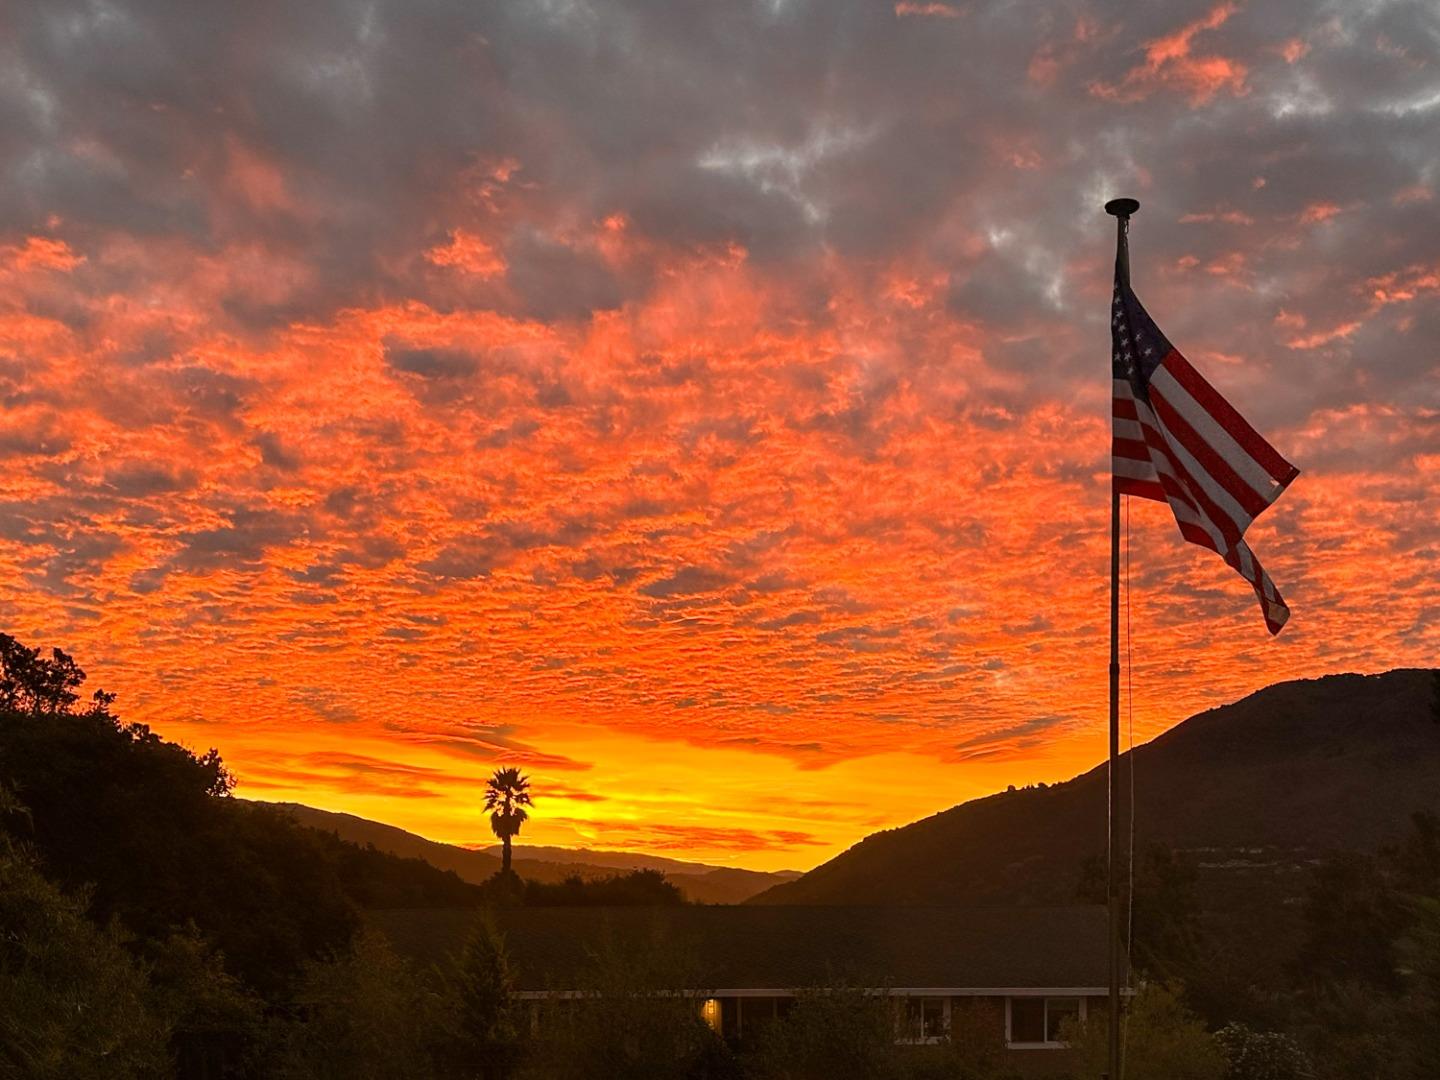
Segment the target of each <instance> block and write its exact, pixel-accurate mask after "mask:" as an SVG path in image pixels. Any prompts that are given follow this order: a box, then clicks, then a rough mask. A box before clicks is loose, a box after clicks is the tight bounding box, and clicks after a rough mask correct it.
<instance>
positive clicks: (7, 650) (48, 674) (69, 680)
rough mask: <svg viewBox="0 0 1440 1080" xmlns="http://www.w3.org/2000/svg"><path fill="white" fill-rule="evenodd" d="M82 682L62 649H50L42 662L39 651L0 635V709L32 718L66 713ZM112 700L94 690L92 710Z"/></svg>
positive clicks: (70, 657)
mask: <svg viewBox="0 0 1440 1080" xmlns="http://www.w3.org/2000/svg"><path fill="white" fill-rule="evenodd" d="M84 681H85V672H83V671H81V670H80V665H79V664H77V663H75V658H74V657H72V656H71V655H70V654H69V653H67V652H65V651H64V650H63V649H51V650H50V657H49V658H48V659H46V658H45V657H43V656H41V655H40V650H39V649H32V648H30V647H29V646H28V645H24V644H22V643H21V642H19V641H16V640H15V639H14V638H13V637H11V636H10V635H9V634H0V709H3V710H5V711H7V712H21V713H31V714H33V715H35V716H40V715H41V714H49V715H55V714H58V713H64V712H69V711H70V706H72V705H74V704H75V702H76V701H78V700H79V697H80V695H79V694H77V693H76V690H77V689H78V688H79V686H80V684H81V683H83V682H84ZM114 700H115V695H113V694H106V693H105V692H104V691H97V693H96V695H95V699H94V701H95V708H96V710H97V711H100V710H103V709H104V708H106V707H108V705H109V704H110V702H112V701H114Z"/></svg>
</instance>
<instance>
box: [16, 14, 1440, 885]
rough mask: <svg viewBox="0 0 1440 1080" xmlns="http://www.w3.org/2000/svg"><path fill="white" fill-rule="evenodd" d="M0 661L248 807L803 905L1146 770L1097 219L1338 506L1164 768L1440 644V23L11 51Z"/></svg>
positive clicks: (778, 17)
mask: <svg viewBox="0 0 1440 1080" xmlns="http://www.w3.org/2000/svg"><path fill="white" fill-rule="evenodd" d="M0 171H3V183H0V388H3V395H4V408H3V412H0V455H3V457H4V469H3V472H0V485H3V493H0V502H3V513H0V566H3V574H0V606H3V620H0V629H4V630H6V631H7V632H9V633H12V634H14V635H16V636H17V637H19V638H21V639H22V640H24V641H26V642H28V643H30V644H34V645H44V646H47V647H48V646H51V645H59V646H62V647H64V648H66V649H67V650H70V651H72V652H73V653H74V654H75V655H76V657H77V658H78V659H79V661H80V663H81V665H82V666H83V667H85V668H86V670H87V671H88V672H90V675H91V684H92V686H93V685H100V686H103V687H105V688H107V689H109V690H113V691H116V692H117V693H118V694H119V699H118V702H117V705H116V708H117V711H118V712H119V713H120V714H121V715H122V716H123V717H125V718H126V719H129V720H139V721H143V722H145V723H148V724H151V725H152V726H153V727H154V728H155V729H156V730H158V731H159V732H160V733H161V734H162V735H164V736H166V737H168V738H172V739H177V740H180V741H182V742H184V743H185V744H187V745H189V746H191V747H194V748H196V749H200V750H203V749H205V748H207V747H210V746H215V747H218V748H219V749H220V751H221V752H222V754H223V755H224V757H225V759H226V761H227V762H228V763H229V765H230V767H231V768H232V770H233V771H234V772H235V774H236V775H237V777H238V779H239V787H238V789H237V793H238V794H240V795H243V796H246V797H252V798H259V799H275V800H281V799H283V800H295V801H300V802H305V803H308V804H311V805H313V806H319V807H324V808H328V809H334V810H344V811H348V812H352V813H358V814H362V815H364V816H367V817H372V818H375V819H378V820H381V821H386V822H390V823H393V824H396V825H400V826H402V827H405V828H408V829H412V830H414V831H417V832H420V833H422V834H424V835H427V836H430V837H433V838H435V839H440V840H447V841H452V842H456V843H488V842H490V840H491V837H490V836H489V830H488V824H487V822H486V820H485V818H484V817H483V815H482V812H481V809H480V805H479V803H480V790H479V788H480V785H481V782H482V780H483V777H484V776H486V775H487V774H488V773H489V772H490V771H491V770H492V769H493V768H494V767H495V766H496V765H497V764H500V763H504V764H516V765H520V766H522V767H523V768H524V769H525V770H526V771H528V772H529V773H530V774H531V775H532V777H533V783H534V788H535V791H536V795H537V799H536V807H535V813H534V818H533V820H532V822H531V823H530V824H529V825H527V826H526V829H525V831H524V833H523V834H522V836H521V841H522V842H525V841H530V842H535V843H552V844H565V845H577V844H588V845H591V846H601V847H624V848H632V849H637V850H645V851H650V852H655V853H660V854H669V855H675V856H679V857H687V858H701V859H705V860H708V861H716V862H725V863H733V864H736V865H744V866H753V867H757V868H780V867H794V868H799V869H804V868H808V867H810V866H812V865H815V864H816V863H818V862H820V861H822V860H824V859H825V858H828V857H829V856H831V855H833V854H835V853H836V852H838V851H839V850H841V849H843V848H844V847H846V846H848V845H849V844H851V843H853V842H855V841H856V840H858V839H859V838H860V837H862V836H863V835H865V834H866V833H869V832H872V831H874V830H875V829H877V828H881V827H887V826H893V825H898V824H902V823H905V822H907V821H911V820H914V819H915V818H917V817H921V816H924V815H926V814H929V813H933V812H935V811H937V810H940V809H943V808H945V807H948V806H951V805H953V804H954V803H956V802H959V801H962V800H964V799H966V798H970V797H973V796H976V795H980V794H985V793H988V792H990V791H993V790H996V789H998V788H1003V787H1004V786H1005V785H1007V784H1016V785H1021V784H1026V783H1033V782H1037V781H1042V780H1044V781H1055V780H1060V779H1065V778H1067V777H1069V776H1070V775H1073V774H1074V773H1076V772H1078V771H1080V770H1082V769H1084V768H1087V767H1089V766H1090V765H1093V764H1094V763H1096V762H1097V761H1099V760H1100V759H1101V758H1102V757H1103V755H1104V751H1105V711H1106V710H1105V705H1106V696H1105V688H1106V668H1105V665H1106V661H1107V655H1106V650H1107V643H1108V636H1107V634H1108V629H1107V628H1108V624H1107V607H1106V597H1107V592H1106V589H1107V566H1108V562H1107V559H1108V532H1107V526H1108V473H1107V468H1108V457H1107V454H1108V438H1109V392H1110V367H1109V365H1110V357H1109V338H1108V303H1109V296H1110V285H1111V282H1110V275H1111V265H1112V260H1113V251H1114V246H1113V245H1114V224H1113V219H1111V218H1108V217H1106V216H1105V215H1104V213H1103V212H1102V211H1101V204H1102V203H1103V202H1104V200H1105V199H1107V198H1109V197H1112V196H1115V195H1122V194H1124V195H1134V196H1136V197H1137V198H1139V199H1140V200H1141V202H1142V209H1141V211H1140V213H1139V214H1138V215H1137V217H1136V218H1135V222H1134V225H1133V228H1132V232H1131V242H1132V253H1133V278H1134V283H1135V287H1136V291H1137V292H1138V294H1139V295H1140V297H1141V298H1142V299H1143V300H1144V302H1145V304H1146V306H1147V307H1148V309H1149V311H1150V313H1151V314H1152V315H1153V316H1154V317H1155V319H1156V321H1157V322H1158V323H1159V325H1160V326H1161V327H1162V328H1163V329H1164V330H1165V332H1166V334H1167V335H1168V336H1169V338H1170V339H1171V340H1172V341H1174V342H1175V343H1176V345H1177V346H1178V347H1179V348H1180V349H1181V350H1183V351H1184V352H1185V353H1186V354H1187V355H1188V356H1189V358H1190V359H1191V361H1192V362H1193V363H1194V364H1195V365H1196V366H1197V367H1198V368H1200V369H1201V370H1202V371H1203V372H1204V373H1205V374H1206V375H1207V376H1208V377H1209V379H1210V380H1211V381H1212V382H1213V383H1214V384H1215V385H1216V386H1217V387H1218V388H1219V389H1220V390H1221V391H1222V392H1223V393H1224V394H1225V395H1226V396H1227V397H1228V398H1229V399H1230V400H1231V401H1232V402H1233V403H1234V404H1235V405H1236V406H1237V407H1238V408H1239V409H1240V410H1241V411H1242V412H1244V413H1245V415H1246V416H1247V418H1248V419H1249V420H1250V421H1251V422H1252V423H1253V424H1254V425H1255V426H1256V427H1257V428H1259V429H1260V430H1261V431H1262V432H1264V433H1265V434H1266V436H1267V437H1268V438H1269V439H1270V441H1271V442H1273V443H1274V445H1275V446H1276V447H1277V448H1278V449H1279V450H1280V451H1281V453H1283V454H1284V455H1285V456H1286V457H1287V458H1289V459H1290V460H1292V461H1294V462H1295V463H1296V464H1297V465H1298V466H1299V467H1300V469H1301V475H1300V478H1299V479H1298V480H1297V481H1296V482H1295V483H1294V485H1293V486H1292V487H1291V489H1290V490H1289V491H1288V492H1287V493H1286V494H1285V496H1284V497H1283V498H1282V499H1281V500H1280V501H1279V503H1277V504H1276V506H1275V507H1274V508H1273V509H1271V510H1270V511H1269V512H1267V513H1266V514H1265V516H1264V517H1262V518H1261V519H1260V520H1259V521H1258V522H1257V523H1256V525H1255V526H1254V527H1253V529H1252V530H1251V532H1250V534H1249V535H1250V539H1251V542H1252V546H1253V547H1254V549H1255V551H1256V552H1257V553H1258V554H1259V555H1260V557H1261V558H1262V559H1263V560H1264V562H1265V565H1266V568H1267V569H1268V570H1269V571H1270V573H1271V574H1272V576H1273V577H1274V578H1275V580H1276V582H1277V583H1278V584H1279V586H1280V588H1281V590H1282V591H1283V592H1284V594H1285V597H1286V599H1287V600H1288V601H1289V603H1290V605H1291V608H1292V610H1293V617H1292V620H1291V622H1290V625H1289V626H1288V627H1287V628H1286V629H1285V631H1284V633H1283V634H1281V635H1280V637H1278V638H1276V639H1271V638H1270V637H1269V636H1268V635H1267V634H1266V632H1265V628H1264V625H1263V623H1262V621H1261V618H1260V613H1259V610H1258V608H1257V606H1256V604H1255V600H1254V597H1253V595H1252V594H1251V593H1250V591H1249V589H1248V587H1247V586H1246V585H1245V583H1244V582H1243V581H1241V580H1240V579H1239V578H1238V577H1236V576H1235V574H1234V573H1233V572H1232V571H1230V570H1229V569H1228V568H1227V567H1225V566H1224V565H1223V563H1222V562H1221V561H1220V559H1218V558H1216V557H1215V556H1214V555H1212V554H1209V553H1207V552H1204V551H1201V550H1199V549H1197V548H1195V547H1192V546H1189V545H1186V544H1183V543H1181V542H1180V540H1179V538H1178V536H1177V535H1176V532H1175V527H1174V523H1173V521H1172V520H1171V518H1170V515H1169V511H1168V510H1167V509H1166V508H1165V507H1163V506H1160V505H1158V504H1154V503H1143V502H1136V503H1135V505H1134V506H1133V508H1132V519H1131V531H1132V534H1133V541H1134V543H1133V569H1132V577H1133V597H1132V601H1131V612H1132V614H1131V618H1132V620H1133V625H1134V630H1135V633H1134V648H1133V652H1134V667H1133V677H1134V684H1135V689H1134V726H1135V737H1136V738H1137V740H1138V739H1143V738H1149V737H1151V736H1153V735H1155V734H1156V733H1158V732H1160V731H1161V730H1163V729H1165V728H1166V727H1168V726H1170V725H1172V724H1174V723H1176V722H1178V721H1179V720H1181V719H1183V718H1184V717H1186V716H1187V715H1190V714H1191V713H1193V712H1196V711H1199V710H1201V709H1203V708H1206V707H1209V706H1212V705H1216V704H1221V703H1224V702H1227V701H1231V700H1234V699H1235V698H1237V697H1240V696H1242V695H1244V694H1246V693H1248V692H1250V691H1252V690H1254V689H1257V688H1259V687H1262V686H1264V685H1267V684H1269V683H1272V682H1275V681H1279V680H1282V679H1289V678H1296V677H1306V676H1316V675H1321V674H1324V673H1328V672H1337V671H1379V670H1385V669H1389V668H1392V667H1398V666H1415V665H1421V664H1433V663H1435V662H1436V658H1437V656H1440V586H1437V584H1436V578H1437V575H1440V199H1437V189H1440V17H1437V15H1436V9H1435V6H1434V4H1433V3H1430V2H1428V0H1426V2H1415V3H1400V2H1396V3H1389V2H1385V0H1359V2H1352V0H1345V2H1334V3H1315V4H1300V3H1291V4H1281V3H1266V4H1260V3H1252V4H1248V5H1246V4H1221V5H1219V6H1215V5H1213V4H1210V3H1208V2H1200V3H1194V2H1177V3H1168V4H1163V5H1162V4H1140V5H1137V4H1120V3H1115V2H1096V3H1088V2H1086V3H1051V2H1038V0H1037V2H1015V3H993V4H987V3H978V2H967V3H958V2H957V3H910V2H905V3H898V4H880V3H848V2H846V3H842V2H839V0H825V2H821V0H810V2H802V0H767V2H759V3H752V4H747V3H742V2H741V0H734V2H720V3H716V2H702V0H693V2H675V3H669V2H667V3H648V4H647V3H631V4H622V3H611V2H606V0H593V2H589V0H540V2H533V3H523V2H519V0H516V2H506V3H483V2H481V3H476V2H474V0H447V2H440V0H423V2H422V0H392V2H379V0H369V2H362V0H350V2H345V0H338V2H319V0H315V2H306V3H253V4H251V3H247V4H232V3H218V2H214V0H206V2H201V3H195V2H193V0H191V2H185V3H180V2H175V3H164V2H159V0H148V2H141V0H115V2H104V0H93V2H69V0H53V2H47V3H44V4H39V3H34V4H24V5H19V6H18V8H12V9H10V11H9V13H8V14H6V15H5V16H3V17H0Z"/></svg>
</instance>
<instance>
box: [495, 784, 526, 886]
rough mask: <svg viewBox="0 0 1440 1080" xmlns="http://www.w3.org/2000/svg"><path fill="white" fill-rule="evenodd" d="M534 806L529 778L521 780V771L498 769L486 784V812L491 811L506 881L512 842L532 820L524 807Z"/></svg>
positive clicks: (508, 873)
mask: <svg viewBox="0 0 1440 1080" xmlns="http://www.w3.org/2000/svg"><path fill="white" fill-rule="evenodd" d="M533 805H534V803H533V802H532V801H531V799H530V778H529V777H528V776H522V775H521V774H520V770H519V769H516V768H509V769H496V770H495V775H494V776H492V777H490V779H489V780H487V781H486V782H485V809H486V810H488V811H490V828H491V829H492V830H494V832H495V835H496V836H498V837H499V838H500V844H501V847H502V857H501V865H500V873H501V874H502V875H504V876H505V877H509V876H510V841H511V840H512V839H513V838H514V837H515V836H517V835H518V834H519V832H520V826H521V825H524V824H525V821H526V819H527V818H529V817H530V815H529V814H528V813H527V812H526V810H525V807H527V806H533Z"/></svg>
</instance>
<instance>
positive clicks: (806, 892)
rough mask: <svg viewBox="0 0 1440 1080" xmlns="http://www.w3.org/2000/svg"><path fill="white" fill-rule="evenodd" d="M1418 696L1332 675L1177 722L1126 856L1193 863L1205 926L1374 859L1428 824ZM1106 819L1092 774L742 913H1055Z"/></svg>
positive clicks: (1391, 675)
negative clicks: (829, 908) (774, 909)
mask: <svg viewBox="0 0 1440 1080" xmlns="http://www.w3.org/2000/svg"><path fill="white" fill-rule="evenodd" d="M1431 686H1432V679H1431V672H1429V671H1423V670H1397V671H1391V672H1388V673H1386V674H1383V675H1370V676H1364V675H1333V676H1327V677H1325V678H1321V679H1314V680H1303V681H1297V682H1288V683H1280V684H1277V685H1275V686H1272V687H1269V688H1267V689H1265V690H1261V691H1259V692H1257V693H1254V694H1252V695H1250V696H1249V697H1247V698H1245V699H1243V700H1241V701H1238V702H1235V703H1234V704H1231V705H1226V706H1222V707H1220V708H1216V709H1212V710H1210V711H1208V712H1204V713H1201V714H1199V715H1198V716H1194V717H1191V718H1190V719H1189V720H1186V721H1185V722H1183V723H1181V724H1179V725H1178V726H1176V727H1174V728H1172V729H1171V730H1170V731H1168V732H1166V733H1165V734H1164V735H1162V736H1160V737H1159V738H1157V739H1155V740H1154V741H1153V742H1150V743H1146V744H1144V745H1143V746H1139V747H1136V749H1135V751H1134V755H1133V756H1134V783H1135V805H1136V822H1135V825H1136V838H1137V845H1138V846H1139V847H1141V848H1143V847H1144V845H1146V844H1148V843H1150V842H1152V841H1163V842H1165V843H1167V844H1169V845H1171V846H1172V847H1175V848H1177V849H1180V850H1182V851H1184V852H1187V853H1188V854H1189V855H1190V856H1191V858H1193V859H1194V860H1195V861H1196V862H1198V864H1199V866H1200V871H1201V881H1200V886H1201V892H1202V896H1203V899H1204V901H1205V905H1206V908H1207V910H1209V911H1212V912H1214V911H1217V910H1223V909H1225V908H1226V907H1239V906H1242V905H1243V906H1246V907H1247V908H1253V907H1254V906H1257V905H1258V904H1259V903H1260V902H1261V901H1262V899H1264V898H1269V900H1273V901H1276V902H1278V903H1284V902H1285V901H1286V900H1288V899H1290V898H1292V897H1294V896H1295V895H1297V894H1298V891H1299V888H1300V882H1301V872H1302V870H1303V869H1304V867H1305V866H1306V865H1307V864H1308V863H1309V862H1310V861H1311V860H1313V859H1314V858H1316V857H1318V856H1320V855H1321V854H1323V853H1325V852H1327V851H1330V850H1334V849H1351V850H1362V851H1369V850H1374V849H1375V848H1376V847H1377V846H1378V845H1380V844H1382V843H1384V842H1386V841H1388V840H1391V839H1393V838H1394V837H1396V836H1397V835H1398V834H1399V833H1401V832H1402V831H1403V830H1404V829H1405V828H1406V826H1407V820H1408V816H1409V815H1410V814H1411V813H1412V812H1413V811H1416V810H1419V809H1429V810H1431V811H1440V724H1436V723H1434V722H1432V719H1431V712H1430V701H1431ZM1098 738H1099V736H1098V735H1097V741H1098ZM1128 767H1129V755H1127V757H1126V760H1125V762H1124V764H1122V768H1125V769H1127V770H1128ZM1124 775H1125V774H1122V776H1124ZM1105 804H1106V768H1105V766H1104V765H1101V766H1099V767H1097V768H1095V769H1092V770H1091V771H1089V772H1087V773H1085V774H1083V775H1081V776H1078V777H1076V778H1075V779H1073V780H1070V781H1067V782H1066V783H1062V784H1056V785H1054V786H1051V787H1037V788H1026V789H1024V790H1020V791H1009V792H1005V793H1003V794H998V795H992V796H990V797H988V798H983V799H976V800H973V801H971V802H967V803H964V804H962V805H960V806H956V807H954V808H952V809H950V810H946V811H944V812H943V813H939V814H936V815H934V816H932V817H929V818H926V819H924V820H922V821H917V822H915V823H914V824H911V825H907V826H905V827H903V828H898V829H891V830H887V831H885V832H880V833H876V834H874V835H873V836H869V837H867V838H865V839H864V840H863V841H861V842H860V843H858V844H856V845H855V846H854V847H852V848H850V849H849V850H848V851H845V852H844V853H842V854H841V855H839V856H837V857H836V858H834V859H831V860H830V861H829V862H827V863H824V864H823V865H821V866H819V867H817V868H816V869H814V870H812V871H810V872H809V873H808V874H805V875H804V876H803V877H801V878H799V879H798V880H796V881H793V882H790V883H788V884H784V885H779V886H776V887H774V888H772V889H769V890H768V891H766V892H765V893H763V894H760V895H759V896H756V897H754V898H752V900H751V901H750V902H751V903H766V904H835V903H848V904H976V903H1064V902H1067V901H1070V900H1072V899H1073V898H1074V895H1075V887H1076V882H1077V880H1078V878H1079V873H1080V865H1081V863H1082V861H1083V860H1084V859H1085V858H1086V857H1088V856H1091V855H1094V854H1098V853H1101V852H1103V851H1104V850H1105Z"/></svg>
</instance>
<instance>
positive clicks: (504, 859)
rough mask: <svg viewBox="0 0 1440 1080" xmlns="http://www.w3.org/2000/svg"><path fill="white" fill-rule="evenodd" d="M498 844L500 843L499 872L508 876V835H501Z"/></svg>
mask: <svg viewBox="0 0 1440 1080" xmlns="http://www.w3.org/2000/svg"><path fill="white" fill-rule="evenodd" d="M500 844H501V852H500V872H501V873H502V874H504V875H505V876H506V877H509V876H510V837H508V836H502V837H501V838H500Z"/></svg>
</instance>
